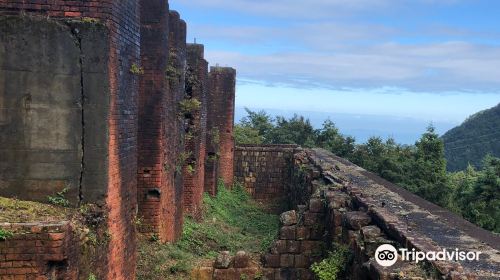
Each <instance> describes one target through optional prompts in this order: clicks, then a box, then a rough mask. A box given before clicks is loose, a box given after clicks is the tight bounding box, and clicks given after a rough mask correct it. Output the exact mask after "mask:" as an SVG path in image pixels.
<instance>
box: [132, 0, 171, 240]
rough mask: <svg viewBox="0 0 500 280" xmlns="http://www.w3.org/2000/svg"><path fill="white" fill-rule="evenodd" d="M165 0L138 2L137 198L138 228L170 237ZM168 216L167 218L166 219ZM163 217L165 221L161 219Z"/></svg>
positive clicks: (166, 9) (166, 14)
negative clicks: (140, 68) (139, 5)
mask: <svg viewBox="0 0 500 280" xmlns="http://www.w3.org/2000/svg"><path fill="white" fill-rule="evenodd" d="M168 32H169V31H168V3H167V1H166V0H155V1H142V3H141V66H142V68H143V70H144V73H143V74H142V75H141V77H140V80H141V81H140V95H139V131H138V144H139V147H138V177H137V199H138V206H139V216H140V217H141V218H142V225H143V226H142V227H141V231H143V232H146V233H152V234H157V235H158V236H159V238H160V240H161V241H164V242H165V241H172V240H174V236H173V234H172V232H171V231H169V230H168V229H169V228H171V223H172V219H171V218H170V216H171V215H172V210H171V209H169V208H170V207H172V206H173V205H174V204H173V203H172V202H173V201H174V198H173V192H172V191H171V190H172V189H173V180H172V178H171V177H172V174H171V173H172V171H171V170H168V168H166V167H165V166H164V163H165V161H166V160H167V149H168V148H169V147H168V146H167V133H168V131H167V124H166V121H167V106H171V104H168V103H167V95H168V94H169V87H168V80H167V79H166V78H165V69H167V64H168V55H169V53H168V48H166V47H165V46H168ZM169 219H170V220H169ZM162 221H167V222H163V223H162Z"/></svg>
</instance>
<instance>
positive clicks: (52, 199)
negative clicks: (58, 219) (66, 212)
mask: <svg viewBox="0 0 500 280" xmlns="http://www.w3.org/2000/svg"><path fill="white" fill-rule="evenodd" d="M68 190H69V189H68V188H64V189H63V190H62V191H60V192H57V193H56V194H55V195H54V196H50V195H49V196H47V199H48V200H49V203H50V204H53V205H57V206H62V207H68V206H69V201H68V200H67V199H66V197H65V195H66V193H67V192H68Z"/></svg>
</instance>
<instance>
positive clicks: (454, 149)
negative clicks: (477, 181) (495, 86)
mask: <svg viewBox="0 0 500 280" xmlns="http://www.w3.org/2000/svg"><path fill="white" fill-rule="evenodd" d="M442 138H443V141H444V146H445V155H446V160H447V161H448V165H447V168H448V170H449V171H458V170H463V169H465V168H466V167H467V165H468V164H471V165H473V166H474V167H476V168H480V167H482V163H483V161H482V160H483V158H484V157H485V156H486V155H487V154H491V155H493V156H496V157H500V104H499V105H497V106H495V107H493V108H491V109H488V110H484V111H481V112H479V113H476V114H474V115H472V116H471V117H469V118H468V119H467V120H465V121H464V122H463V123H462V124H461V125H460V126H457V127H455V128H453V129H451V130H450V131H448V132H446V133H445V134H444V135H443V137H442Z"/></svg>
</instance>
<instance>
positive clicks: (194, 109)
mask: <svg viewBox="0 0 500 280" xmlns="http://www.w3.org/2000/svg"><path fill="white" fill-rule="evenodd" d="M204 51H205V50H204V46H203V45H200V44H188V45H187V69H186V101H185V102H186V103H185V107H191V108H185V109H189V110H188V111H186V112H184V117H185V118H186V126H187V127H186V135H185V141H186V142H185V150H186V152H187V153H188V154H189V157H188V159H187V161H186V162H185V164H184V172H183V176H184V210H185V211H186V213H187V214H189V215H191V216H193V217H197V218H199V217H200V215H201V202H202V200H203V192H204V182H205V181H204V180H205V156H206V147H205V146H206V139H207V136H206V135H207V89H208V84H207V83H208V62H207V61H206V60H205V59H204ZM187 105H190V106H187Z"/></svg>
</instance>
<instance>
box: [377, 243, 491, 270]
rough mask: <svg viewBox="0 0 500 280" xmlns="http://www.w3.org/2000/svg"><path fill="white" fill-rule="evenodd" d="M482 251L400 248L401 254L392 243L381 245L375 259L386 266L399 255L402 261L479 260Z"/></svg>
mask: <svg viewBox="0 0 500 280" xmlns="http://www.w3.org/2000/svg"><path fill="white" fill-rule="evenodd" d="M480 254H481V252H478V251H475V252H472V251H471V252H465V251H460V250H459V249H455V250H451V251H450V250H447V249H442V250H440V251H429V252H420V251H416V250H415V248H413V249H411V250H408V249H407V248H400V249H399V254H398V250H396V248H395V247H394V246H392V245H390V244H383V245H380V246H379V247H378V248H377V250H376V251H375V261H376V262H377V263H378V264H379V265H381V266H384V267H388V266H393V265H394V264H395V263H396V262H397V260H398V255H399V256H400V257H401V260H402V261H410V262H412V261H413V262H415V263H419V262H421V261H424V260H426V261H465V260H467V261H477V260H479V255H480Z"/></svg>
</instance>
